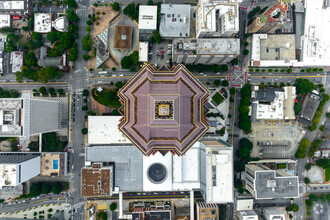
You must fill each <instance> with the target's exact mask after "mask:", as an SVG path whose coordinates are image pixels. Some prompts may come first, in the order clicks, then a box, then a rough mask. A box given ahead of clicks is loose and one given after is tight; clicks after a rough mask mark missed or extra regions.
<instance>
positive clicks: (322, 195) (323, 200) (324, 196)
mask: <svg viewBox="0 0 330 220" xmlns="http://www.w3.org/2000/svg"><path fill="white" fill-rule="evenodd" d="M319 198H320V200H321V202H323V203H324V202H326V201H327V196H326V195H325V194H321V195H320V197H319Z"/></svg>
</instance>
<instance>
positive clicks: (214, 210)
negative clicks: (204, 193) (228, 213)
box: [196, 202, 220, 220]
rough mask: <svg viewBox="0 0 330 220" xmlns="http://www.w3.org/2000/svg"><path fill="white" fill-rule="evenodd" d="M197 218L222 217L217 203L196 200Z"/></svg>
mask: <svg viewBox="0 0 330 220" xmlns="http://www.w3.org/2000/svg"><path fill="white" fill-rule="evenodd" d="M196 207H197V220H217V219H219V217H220V214H219V209H218V206H217V204H214V203H205V202H196Z"/></svg>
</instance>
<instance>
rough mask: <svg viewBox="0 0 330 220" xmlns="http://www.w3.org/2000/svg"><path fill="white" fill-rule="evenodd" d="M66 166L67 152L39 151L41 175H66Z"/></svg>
mask: <svg viewBox="0 0 330 220" xmlns="http://www.w3.org/2000/svg"><path fill="white" fill-rule="evenodd" d="M67 167H68V157H67V152H51V153H41V155H40V175H41V176H52V177H55V176H66V175H67Z"/></svg>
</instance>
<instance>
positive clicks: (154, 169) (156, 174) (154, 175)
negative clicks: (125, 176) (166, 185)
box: [147, 163, 167, 184]
mask: <svg viewBox="0 0 330 220" xmlns="http://www.w3.org/2000/svg"><path fill="white" fill-rule="evenodd" d="M147 174H148V179H149V180H150V181H151V182H153V183H155V184H160V183H162V182H164V181H165V180H166V177H167V171H166V168H165V166H164V165H163V164H160V163H154V164H151V165H150V166H149V168H148V171H147Z"/></svg>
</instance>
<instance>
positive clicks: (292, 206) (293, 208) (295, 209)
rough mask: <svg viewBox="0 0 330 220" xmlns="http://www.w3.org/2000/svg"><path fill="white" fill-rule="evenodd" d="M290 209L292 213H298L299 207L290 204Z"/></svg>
mask: <svg viewBox="0 0 330 220" xmlns="http://www.w3.org/2000/svg"><path fill="white" fill-rule="evenodd" d="M291 209H292V211H294V212H298V210H299V206H298V205H297V204H295V203H292V204H291Z"/></svg>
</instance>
